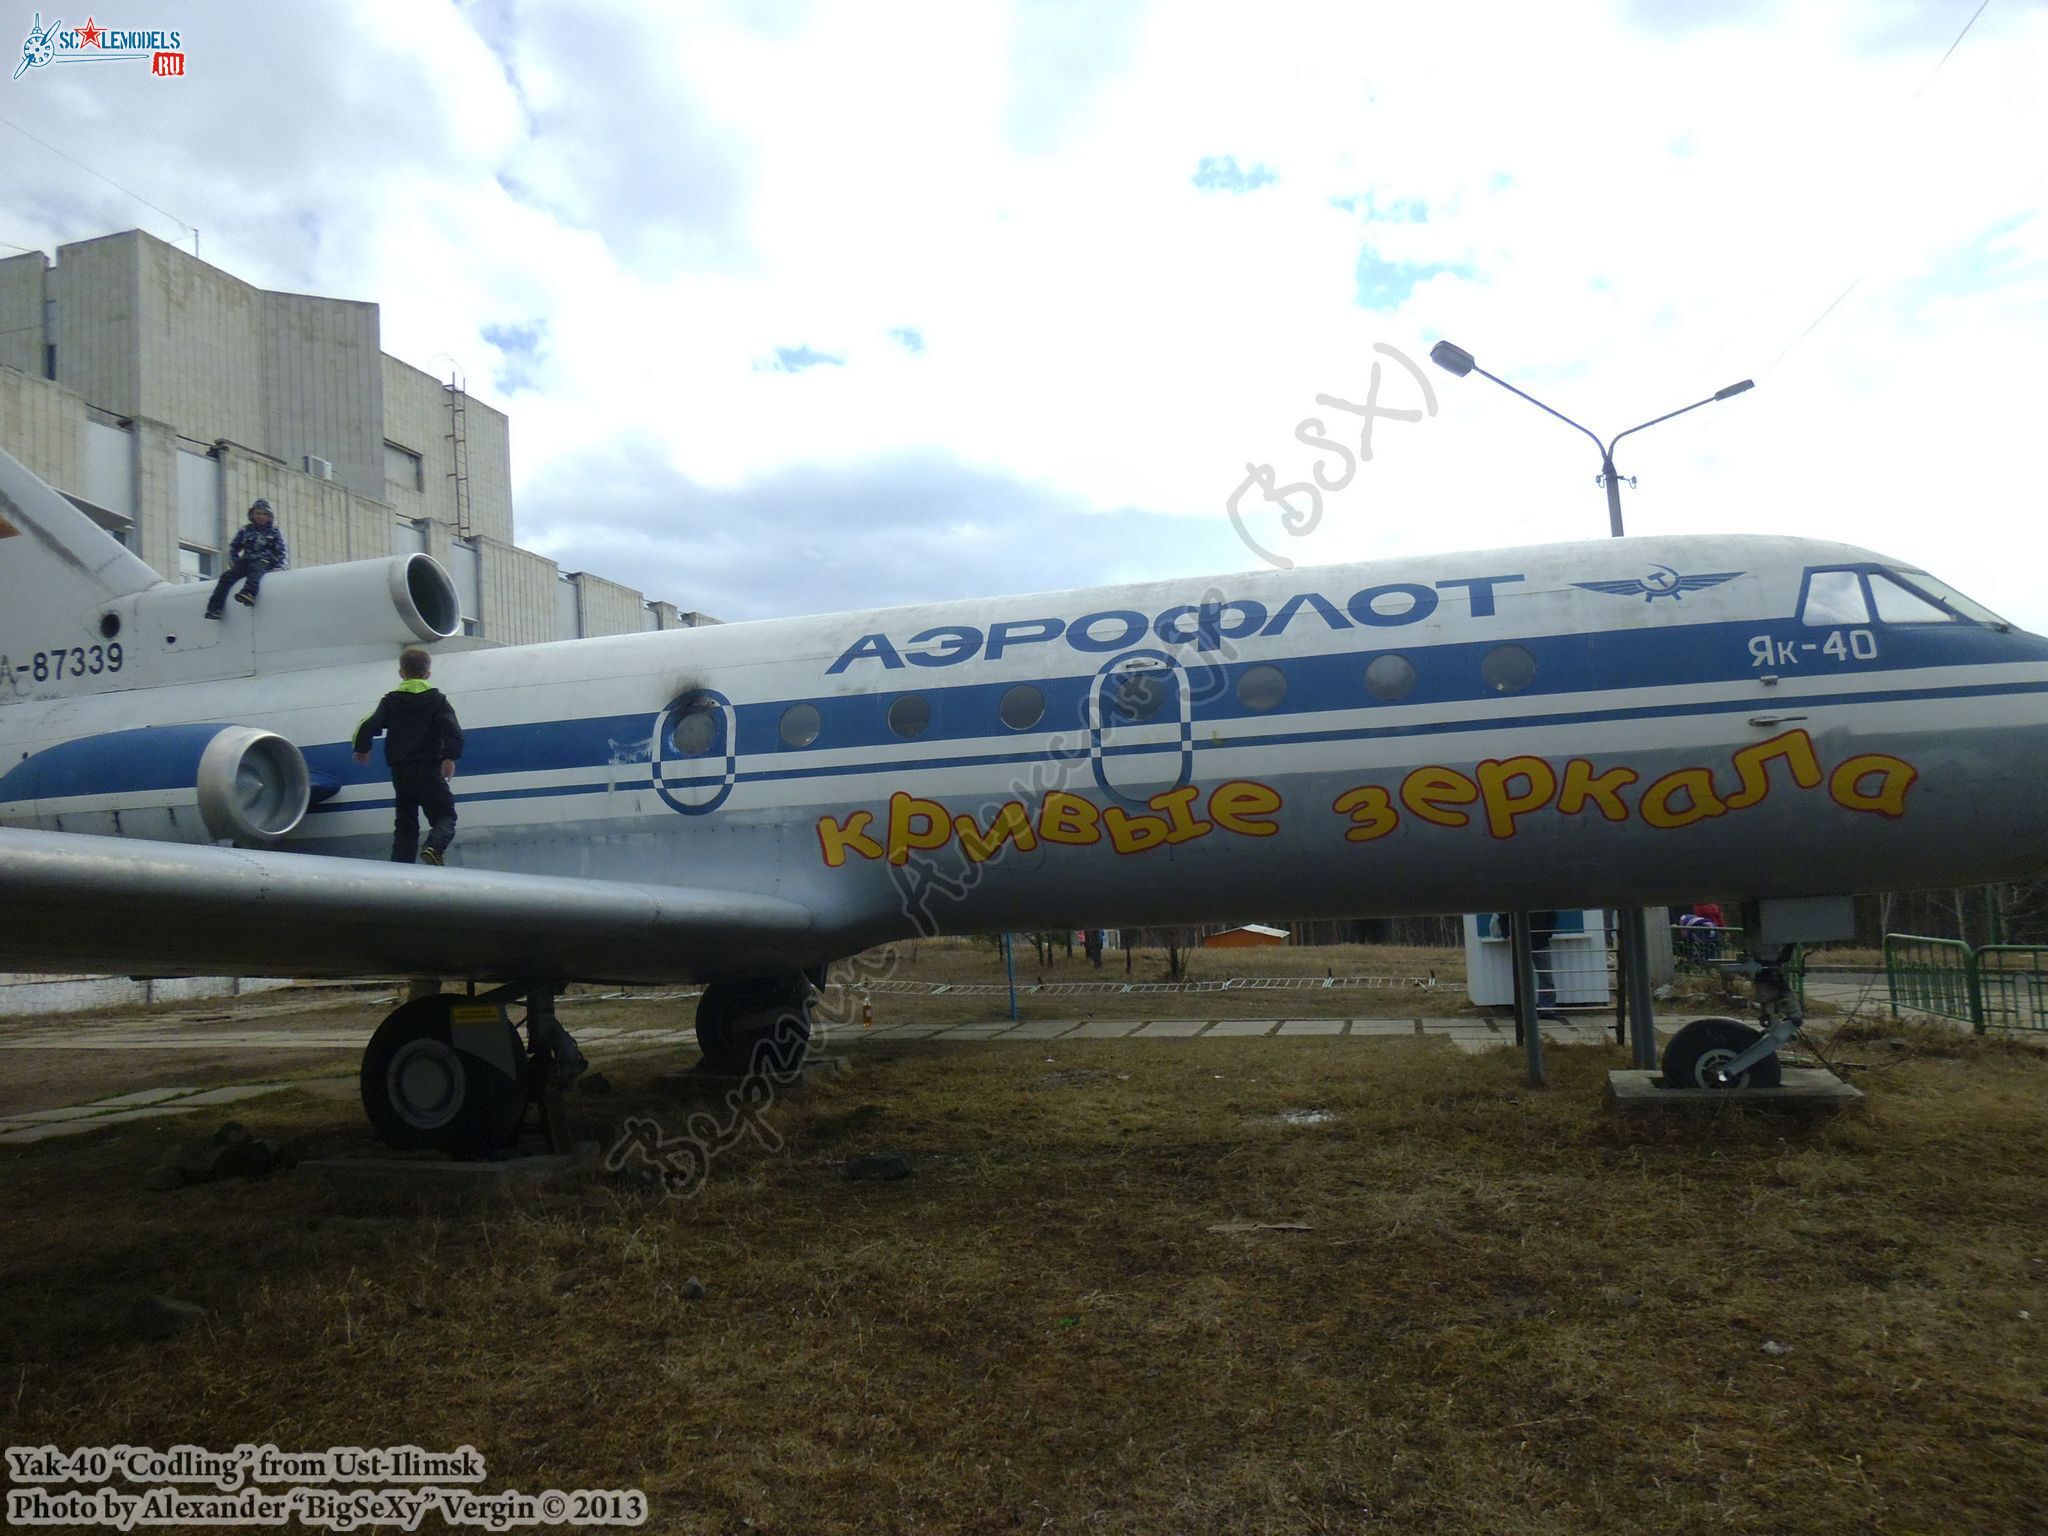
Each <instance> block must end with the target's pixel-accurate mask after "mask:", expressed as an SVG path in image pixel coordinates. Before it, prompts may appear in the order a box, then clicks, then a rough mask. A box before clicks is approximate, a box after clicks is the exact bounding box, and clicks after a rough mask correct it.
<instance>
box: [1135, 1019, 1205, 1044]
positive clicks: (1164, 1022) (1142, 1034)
mask: <svg viewBox="0 0 2048 1536" xmlns="http://www.w3.org/2000/svg"><path fill="white" fill-rule="evenodd" d="M1208 1027H1209V1021H1208V1020H1207V1019H1153V1020H1150V1021H1149V1022H1147V1023H1145V1024H1142V1025H1140V1026H1139V1028H1138V1038H1139V1039H1141V1040H1186V1039H1189V1038H1190V1037H1192V1036H1194V1035H1199V1034H1200V1033H1201V1032H1202V1031H1203V1030H1205V1029H1207V1028H1208Z"/></svg>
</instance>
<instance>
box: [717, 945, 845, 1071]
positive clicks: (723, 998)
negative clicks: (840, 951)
mask: <svg viewBox="0 0 2048 1536" xmlns="http://www.w3.org/2000/svg"><path fill="white" fill-rule="evenodd" d="M815 996H816V989H815V988H814V987H813V985H812V982H811V978H810V977H809V976H807V975H805V974H804V973H803V972H801V971H792V972H790V973H788V974H786V975H781V976H770V977H765V978H763V979H761V980H757V981H714V982H712V983H711V984H710V985H709V986H707V987H706V988H705V989H704V995H703V996H702V997H701V998H699V999H698V1000H697V1048H698V1049H699V1050H701V1051H702V1052H703V1053H704V1067H705V1070H706V1071H710V1072H716V1073H719V1074H721V1075H724V1076H730V1077H743V1076H746V1075H748V1074H750V1073H755V1072H762V1073H766V1074H768V1075H770V1076H773V1077H788V1076H792V1075H794V1074H795V1073H796V1072H798V1071H800V1070H801V1069H802V1067H803V1064H804V1057H805V1055H806V1054H807V1053H808V1052H809V1050H810V1043H811V1001H812V999H813V998H814V997H815Z"/></svg>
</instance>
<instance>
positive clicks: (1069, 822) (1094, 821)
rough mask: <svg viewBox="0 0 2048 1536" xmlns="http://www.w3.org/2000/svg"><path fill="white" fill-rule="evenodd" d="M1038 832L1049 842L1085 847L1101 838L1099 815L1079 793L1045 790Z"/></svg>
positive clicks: (1100, 816) (1100, 817) (1039, 815)
mask: <svg viewBox="0 0 2048 1536" xmlns="http://www.w3.org/2000/svg"><path fill="white" fill-rule="evenodd" d="M1038 835H1039V836H1040V837H1042V838H1044V839H1045V840H1046V841H1047V842H1048V843H1067V844H1069V845H1071V846H1073V847H1076V848H1085V847H1087V846H1088V844H1090V843H1099V842H1101V841H1102V814H1101V812H1099V811H1097V810H1096V809H1095V807H1094V805H1092V804H1091V803H1090V802H1088V801H1086V800H1083V799H1082V798H1081V797H1080V796H1079V795H1073V794H1069V793H1068V792H1067V791H1066V790H1064V789H1054V790H1048V791H1047V792H1046V796H1045V804H1044V805H1043V806H1042V807H1041V808H1040V809H1039V812H1038Z"/></svg>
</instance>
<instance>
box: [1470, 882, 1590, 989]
mask: <svg viewBox="0 0 2048 1536" xmlns="http://www.w3.org/2000/svg"><path fill="white" fill-rule="evenodd" d="M1503 915H1504V914H1502V913H1499V912H1468V913H1466V914H1465V995H1466V996H1467V997H1469V998H1471V999H1472V1002H1473V1005H1474V1006H1475V1007H1479V1008H1510V1007H1513V1006H1514V1001H1515V958H1514V946H1513V944H1512V943H1510V942H1509V939H1508V933H1507V928H1506V925H1505V924H1503V923H1500V921H1499V920H1500V919H1501V917H1502V916H1503ZM1536 968H1537V972H1538V976H1537V984H1538V986H1539V987H1541V986H1542V985H1543V977H1542V972H1543V971H1544V970H1545V965H1544V951H1543V950H1541V949H1539V950H1537V951H1536ZM1548 970H1549V973H1550V977H1549V988H1550V989H1551V990H1554V991H1555V992H1556V994H1557V1002H1556V1004H1555V1006H1557V1007H1559V1008H1605V1007H1608V1006H1610V1005H1611V1004H1612V1002H1613V994H1612V992H1611V990H1610V989H1609V987H1608V974H1607V914H1606V913H1605V912H1603V911H1602V910H1600V909H1599V908H1598V907H1589V908H1587V909H1586V910H1584V911H1572V910H1567V911H1563V912H1559V913H1558V914H1557V929H1556V932H1555V933H1554V934H1553V935H1552V936H1551V940H1550V945H1549V966H1548ZM1544 1006H1546V1007H1548V1006H1551V1005H1550V1004H1548V1003H1546V1004H1545V1005H1544Z"/></svg>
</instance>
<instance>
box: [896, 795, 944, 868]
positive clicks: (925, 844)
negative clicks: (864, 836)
mask: <svg viewBox="0 0 2048 1536" xmlns="http://www.w3.org/2000/svg"><path fill="white" fill-rule="evenodd" d="M952 835H953V823H952V821H951V820H950V819H948V817H947V815H946V808H945V807H944V806H943V805H941V804H939V802H938V801H936V800H926V799H923V798H922V797H920V796H918V795H906V794H904V793H903V792H902V791H901V790H898V791H897V792H896V793H895V794H893V795H891V796H890V797H889V862H890V863H891V864H908V863H909V862H910V851H911V850H912V849H913V848H918V849H926V850H929V849H933V848H943V847H945V846H946V840H947V839H948V838H950V837H951V836H952Z"/></svg>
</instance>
